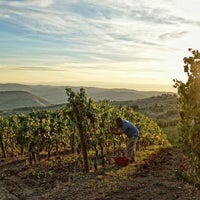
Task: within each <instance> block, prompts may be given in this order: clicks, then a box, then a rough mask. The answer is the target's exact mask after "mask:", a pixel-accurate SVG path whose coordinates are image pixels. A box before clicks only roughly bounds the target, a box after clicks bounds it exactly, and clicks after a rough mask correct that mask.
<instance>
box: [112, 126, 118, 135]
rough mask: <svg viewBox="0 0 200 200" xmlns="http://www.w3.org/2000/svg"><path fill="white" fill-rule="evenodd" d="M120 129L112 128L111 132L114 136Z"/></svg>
mask: <svg viewBox="0 0 200 200" xmlns="http://www.w3.org/2000/svg"><path fill="white" fill-rule="evenodd" d="M117 130H118V129H117V128H115V127H114V128H111V129H110V132H111V133H112V134H116V133H117V132H118V131H117Z"/></svg>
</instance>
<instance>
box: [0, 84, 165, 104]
mask: <svg viewBox="0 0 200 200" xmlns="http://www.w3.org/2000/svg"><path fill="white" fill-rule="evenodd" d="M66 87H70V88H71V89H72V90H73V91H75V92H78V91H79V90H80V87H72V86H50V85H21V84H0V91H13V90H14V91H15V90H18V91H27V92H30V93H32V94H34V95H36V96H38V97H40V98H43V99H46V100H47V101H48V102H50V103H51V104H62V103H66V101H67V96H66V93H65V88H66ZM84 89H85V91H86V93H87V95H88V97H90V98H92V99H94V100H95V101H99V100H102V99H105V98H106V99H109V100H111V101H127V100H136V99H143V98H148V97H152V96H157V95H161V94H162V93H163V92H158V91H137V90H130V89H118V88H113V89H105V88H96V87H84Z"/></svg>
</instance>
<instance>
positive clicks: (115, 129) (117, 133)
mask: <svg viewBox="0 0 200 200" xmlns="http://www.w3.org/2000/svg"><path fill="white" fill-rule="evenodd" d="M111 133H112V134H114V135H121V134H123V133H124V132H123V131H122V130H121V129H120V128H112V129H111Z"/></svg>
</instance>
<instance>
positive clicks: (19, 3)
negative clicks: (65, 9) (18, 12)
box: [0, 0, 54, 8]
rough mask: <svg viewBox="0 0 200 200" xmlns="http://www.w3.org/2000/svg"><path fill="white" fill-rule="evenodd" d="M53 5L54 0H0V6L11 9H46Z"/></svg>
mask: <svg viewBox="0 0 200 200" xmlns="http://www.w3.org/2000/svg"><path fill="white" fill-rule="evenodd" d="M53 3H54V0H0V5H4V6H6V5H7V6H13V7H26V6H36V7H43V8H45V7H48V6H50V5H52V4H53Z"/></svg>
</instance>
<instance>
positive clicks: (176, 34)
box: [159, 31, 189, 40]
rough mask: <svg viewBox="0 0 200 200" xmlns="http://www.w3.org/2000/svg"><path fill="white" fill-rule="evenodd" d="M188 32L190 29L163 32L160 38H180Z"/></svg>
mask: <svg viewBox="0 0 200 200" xmlns="http://www.w3.org/2000/svg"><path fill="white" fill-rule="evenodd" d="M188 33H189V32H188V31H180V32H179V31H177V32H170V33H164V34H161V35H160V36H159V38H160V39H162V40H168V39H178V38H181V37H183V36H185V35H186V34H188Z"/></svg>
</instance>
